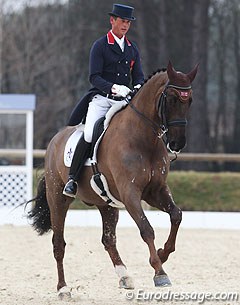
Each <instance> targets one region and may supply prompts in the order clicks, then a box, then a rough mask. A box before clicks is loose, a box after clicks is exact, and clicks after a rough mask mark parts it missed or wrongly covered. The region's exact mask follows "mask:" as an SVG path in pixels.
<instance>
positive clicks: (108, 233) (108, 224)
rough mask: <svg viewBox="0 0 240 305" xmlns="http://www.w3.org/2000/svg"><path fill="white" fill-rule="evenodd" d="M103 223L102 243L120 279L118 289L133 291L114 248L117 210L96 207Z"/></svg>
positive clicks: (125, 270) (131, 282) (129, 279)
mask: <svg viewBox="0 0 240 305" xmlns="http://www.w3.org/2000/svg"><path fill="white" fill-rule="evenodd" d="M98 209H99V211H100V213H101V216H102V223H103V233H102V243H103V245H104V248H105V250H106V251H107V252H108V254H109V256H110V258H111V260H112V262H113V265H114V268H115V271H116V273H117V275H118V277H119V278H120V280H119V285H120V288H126V289H133V288H134V285H133V281H132V279H131V277H130V276H129V275H128V273H127V268H126V266H125V265H124V263H123V262H122V260H121V257H120V255H119V253H118V250H117V247H116V226H117V222H118V216H119V210H118V209H117V208H113V207H111V206H104V207H98Z"/></svg>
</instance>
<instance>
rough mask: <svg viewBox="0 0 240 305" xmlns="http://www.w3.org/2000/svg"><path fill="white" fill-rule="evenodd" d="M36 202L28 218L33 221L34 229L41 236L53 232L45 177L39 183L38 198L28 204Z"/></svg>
mask: <svg viewBox="0 0 240 305" xmlns="http://www.w3.org/2000/svg"><path fill="white" fill-rule="evenodd" d="M32 201H35V204H34V205H33V207H32V209H31V211H30V212H29V213H28V216H27V218H28V219H30V220H32V224H31V225H32V226H33V228H34V229H35V230H36V231H37V232H38V234H39V235H43V234H44V233H47V232H49V231H50V230H51V228H52V226H51V218H50V209H49V206H48V202H47V196H46V181H45V176H42V177H41V179H40V180H39V183H38V189H37V196H36V197H35V198H33V199H32V200H29V201H28V202H27V203H29V202H32Z"/></svg>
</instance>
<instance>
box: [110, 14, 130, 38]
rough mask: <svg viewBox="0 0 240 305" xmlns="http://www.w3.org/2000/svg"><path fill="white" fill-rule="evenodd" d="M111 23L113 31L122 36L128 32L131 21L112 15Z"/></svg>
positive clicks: (119, 36)
mask: <svg viewBox="0 0 240 305" xmlns="http://www.w3.org/2000/svg"><path fill="white" fill-rule="evenodd" d="M110 23H111V25H112V31H113V33H114V34H115V35H116V36H117V37H118V38H122V37H123V36H124V35H126V34H127V32H128V30H129V28H130V25H131V21H130V20H127V19H122V18H119V17H117V18H116V17H115V18H114V17H112V16H111V17H110Z"/></svg>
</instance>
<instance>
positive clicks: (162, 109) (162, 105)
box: [126, 83, 192, 138]
mask: <svg viewBox="0 0 240 305" xmlns="http://www.w3.org/2000/svg"><path fill="white" fill-rule="evenodd" d="M169 88H171V89H173V90H174V91H175V92H176V93H177V95H178V97H179V99H180V101H181V102H183V103H184V102H186V101H187V100H188V99H189V97H190V95H191V89H192V87H191V85H189V86H176V85H172V84H169V83H167V84H166V85H165V87H164V89H163V91H162V93H161V96H160V99H159V101H158V104H157V111H158V116H159V118H160V119H162V124H157V123H156V122H154V121H153V120H151V119H149V118H148V117H146V116H145V115H144V114H143V113H142V112H140V111H139V110H138V109H137V108H136V107H135V106H134V105H133V104H132V103H131V100H132V97H133V96H134V95H135V94H136V91H135V92H134V91H133V92H132V94H130V95H128V96H127V97H126V102H127V103H128V105H129V106H130V107H131V108H132V109H133V110H134V111H135V112H136V113H137V114H138V115H139V116H141V117H142V118H143V119H144V120H145V122H146V123H147V124H148V125H150V127H151V128H152V130H153V132H154V133H155V134H156V136H157V137H158V138H162V137H163V136H164V134H166V133H167V132H168V127H172V126H186V125H187V120H186V119H185V118H180V119H175V120H172V121H168V120H167V118H166V101H167V95H168V93H167V89H169ZM182 90H183V91H182Z"/></svg>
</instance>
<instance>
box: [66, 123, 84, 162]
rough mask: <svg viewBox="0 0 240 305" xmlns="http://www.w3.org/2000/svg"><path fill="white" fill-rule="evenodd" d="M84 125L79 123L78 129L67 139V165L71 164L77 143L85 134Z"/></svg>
mask: <svg viewBox="0 0 240 305" xmlns="http://www.w3.org/2000/svg"><path fill="white" fill-rule="evenodd" d="M83 128H84V125H78V127H77V129H76V130H75V131H74V132H73V134H71V136H70V137H69V139H68V140H67V143H66V146H65V150H64V164H65V166H67V167H70V166H71V163H72V158H73V155H74V151H75V149H76V146H77V143H78V141H79V139H80V137H81V136H82V134H83Z"/></svg>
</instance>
